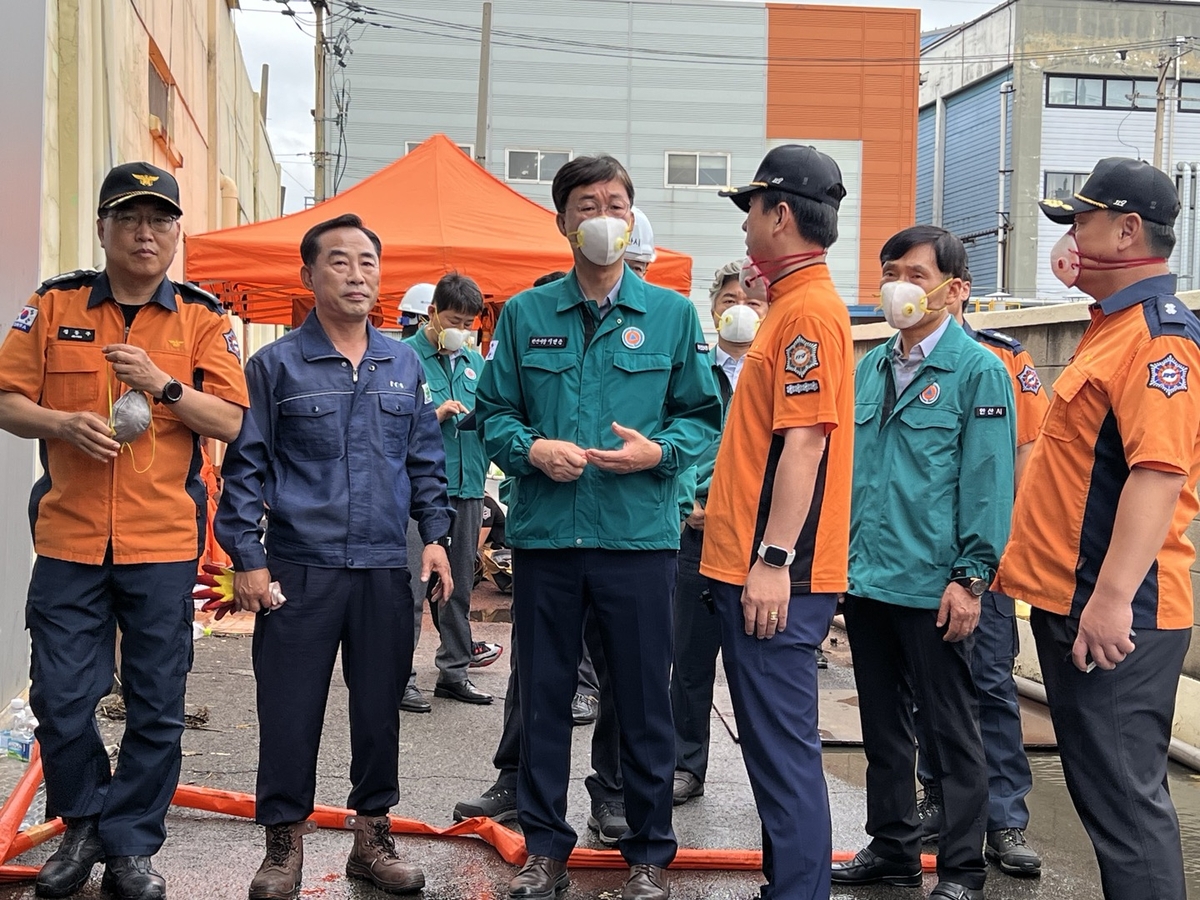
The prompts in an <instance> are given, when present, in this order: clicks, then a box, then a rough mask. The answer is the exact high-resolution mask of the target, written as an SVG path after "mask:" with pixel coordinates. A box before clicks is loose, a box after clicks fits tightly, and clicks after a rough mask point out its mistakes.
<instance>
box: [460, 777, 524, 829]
mask: <svg viewBox="0 0 1200 900" xmlns="http://www.w3.org/2000/svg"><path fill="white" fill-rule="evenodd" d="M476 816H482V817H484V818H486V819H492V820H493V821H495V822H499V823H500V824H501V825H503V824H504V823H505V822H511V821H513V820H514V819H516V818H517V792H516V790H514V789H513V788H507V787H504V786H502V785H499V784H494V785H492V786H491V787H490V788H488V789H487V790H486V791H484V792H483V796H481V797H476V798H475V799H473V800H463V801H462V802H461V803H456V804H455V805H454V821H455V822H461V821H462V820H463V819H473V818H475V817H476Z"/></svg>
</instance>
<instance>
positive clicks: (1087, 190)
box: [1038, 156, 1179, 225]
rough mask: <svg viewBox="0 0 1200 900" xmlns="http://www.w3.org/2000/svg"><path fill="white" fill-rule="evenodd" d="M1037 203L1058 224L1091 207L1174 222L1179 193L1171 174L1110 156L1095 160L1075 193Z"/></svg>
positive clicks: (1133, 161) (1144, 163)
mask: <svg viewBox="0 0 1200 900" xmlns="http://www.w3.org/2000/svg"><path fill="white" fill-rule="evenodd" d="M1038 205H1039V206H1040V207H1041V208H1042V212H1043V213H1045V214H1046V218H1048V219H1049V220H1050V221H1052V222H1056V223H1057V224H1059V225H1070V224H1072V223H1073V222H1074V221H1075V216H1077V215H1078V214H1079V213H1083V212H1090V211H1091V210H1094V209H1106V210H1108V211H1109V212H1115V213H1137V214H1138V215H1139V216H1141V217H1142V218H1143V219H1145V220H1146V221H1147V222H1156V223H1158V224H1159V225H1174V224H1175V219H1176V217H1177V216H1178V215H1179V193H1178V192H1177V191H1176V190H1175V182H1174V181H1173V180H1172V179H1171V177H1170V176H1169V175H1167V174H1166V173H1165V172H1162V171H1160V170H1159V169H1156V168H1154V166H1152V165H1150V163H1147V162H1142V161H1141V160H1138V159H1127V158H1126V157H1124V156H1110V157H1108V158H1107V159H1102V160H1100V162H1098V163H1096V168H1094V169H1093V170H1092V174H1091V175H1089V176H1088V180H1087V181H1085V182H1084V184H1083V187H1081V188H1080V189H1079V192H1078V193H1076V194H1073V195H1072V196H1070V197H1066V198H1063V199H1059V198H1057V197H1049V198H1047V199H1045V200H1043V201H1041V203H1039V204H1038Z"/></svg>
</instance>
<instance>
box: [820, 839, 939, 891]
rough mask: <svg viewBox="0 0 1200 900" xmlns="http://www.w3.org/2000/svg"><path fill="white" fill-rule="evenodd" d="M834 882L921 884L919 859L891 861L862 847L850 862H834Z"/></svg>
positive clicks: (899, 885) (896, 884)
mask: <svg viewBox="0 0 1200 900" xmlns="http://www.w3.org/2000/svg"><path fill="white" fill-rule="evenodd" d="M831 878H832V880H833V883H834V884H891V885H895V886H896V887H920V886H921V861H920V860H916V861H915V862H893V861H892V860H890V859H884V858H883V857H881V856H877V855H876V854H875V851H873V850H872V849H871V848H870V847H863V848H862V849H861V850H859V851H858V854H857V855H856V856H855V857H854V859H852V860H850V862H837V863H834V864H833V866H832V869H831Z"/></svg>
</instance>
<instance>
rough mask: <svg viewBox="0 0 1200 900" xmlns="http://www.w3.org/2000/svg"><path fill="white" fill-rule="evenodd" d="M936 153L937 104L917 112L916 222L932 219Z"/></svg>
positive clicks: (926, 222) (923, 223) (927, 222)
mask: <svg viewBox="0 0 1200 900" xmlns="http://www.w3.org/2000/svg"><path fill="white" fill-rule="evenodd" d="M936 155H937V104H932V103H931V104H930V105H929V106H927V107H925V108H924V109H923V110H921V111H920V112H919V113H918V114H917V222H918V224H922V225H927V224H929V223H930V222H932V221H933V163H934V159H935V157H936Z"/></svg>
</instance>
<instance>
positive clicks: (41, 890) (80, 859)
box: [33, 816, 104, 897]
mask: <svg viewBox="0 0 1200 900" xmlns="http://www.w3.org/2000/svg"><path fill="white" fill-rule="evenodd" d="M99 825H100V817H99V816H88V817H87V818H86V819H67V831H66V834H64V835H63V839H62V843H61V844H59V845H58V849H57V850H55V851H54V855H53V856H51V857H50V858H49V859H48V860H46V864H45V865H44V866H42V871H40V872H38V876H37V881H36V882H34V885H33V891H34V893H35V894H37V895H38V896H39V897H69V896H71V895H72V894H74V893H75V892H76V891H78V890H79V889H80V888H81V887H83V886H84V885H85V884H87V881H88V879H89V878H91V877H92V867H93V866H94V865H96V863H98V862H100V860H102V859H104V847H103V846H101V844H100V829H99Z"/></svg>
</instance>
